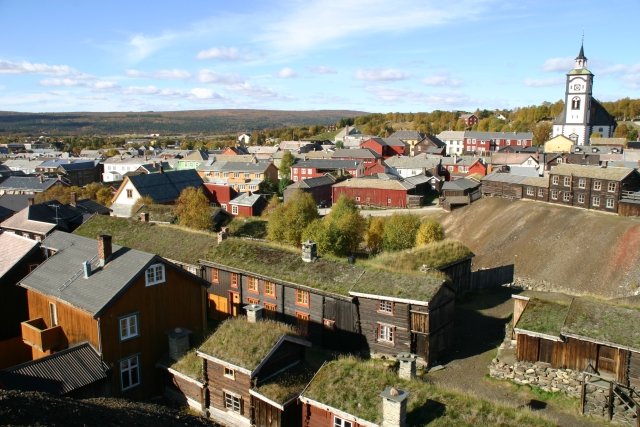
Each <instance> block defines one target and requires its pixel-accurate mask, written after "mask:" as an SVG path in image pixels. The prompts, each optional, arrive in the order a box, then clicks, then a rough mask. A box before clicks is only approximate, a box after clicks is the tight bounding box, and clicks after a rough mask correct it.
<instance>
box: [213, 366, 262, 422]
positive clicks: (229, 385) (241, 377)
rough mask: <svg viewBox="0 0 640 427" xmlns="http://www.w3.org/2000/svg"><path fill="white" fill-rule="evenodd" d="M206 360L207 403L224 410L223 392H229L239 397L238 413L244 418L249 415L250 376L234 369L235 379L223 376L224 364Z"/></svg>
mask: <svg viewBox="0 0 640 427" xmlns="http://www.w3.org/2000/svg"><path fill="white" fill-rule="evenodd" d="M205 360H206V363H205V378H206V379H207V382H206V384H207V390H208V392H209V405H210V406H212V407H214V408H217V409H220V410H222V411H226V410H227V409H226V408H225V406H224V392H225V391H226V392H230V393H231V394H235V395H237V396H239V397H240V415H242V416H243V417H245V418H250V417H251V396H250V395H249V389H250V388H251V378H250V377H249V375H246V374H243V373H241V372H238V371H235V379H231V378H227V377H225V376H224V366H223V365H220V364H218V363H215V362H212V361H210V360H207V359H205Z"/></svg>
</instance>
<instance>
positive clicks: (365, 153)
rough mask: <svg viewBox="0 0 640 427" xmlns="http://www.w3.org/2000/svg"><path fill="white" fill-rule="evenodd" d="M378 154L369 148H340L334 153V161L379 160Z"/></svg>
mask: <svg viewBox="0 0 640 427" xmlns="http://www.w3.org/2000/svg"><path fill="white" fill-rule="evenodd" d="M378 157H380V156H379V155H378V153H376V152H374V151H372V150H370V149H368V148H339V149H337V150H336V151H334V152H333V156H332V158H334V159H345V158H346V159H377V158H378Z"/></svg>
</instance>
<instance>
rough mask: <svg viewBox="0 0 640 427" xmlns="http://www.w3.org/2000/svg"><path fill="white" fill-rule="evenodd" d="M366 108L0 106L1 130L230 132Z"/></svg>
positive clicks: (316, 121) (305, 122) (317, 121)
mask: <svg viewBox="0 0 640 427" xmlns="http://www.w3.org/2000/svg"><path fill="white" fill-rule="evenodd" d="M366 114H368V113H366V112H362V111H349V110H317V111H279V110H193V111H165V112H140V113H135V112H121V113H16V112H7V111H0V135H9V134H23V135H41V134H49V135H94V134H98V135H107V134H110V135H123V134H149V133H159V134H164V135H166V134H170V135H176V134H194V133H202V134H228V133H235V132H251V131H252V130H262V129H274V128H287V127H299V126H309V125H321V126H322V125H330V124H335V123H336V122H338V121H340V120H341V119H344V118H353V117H357V116H363V115H366Z"/></svg>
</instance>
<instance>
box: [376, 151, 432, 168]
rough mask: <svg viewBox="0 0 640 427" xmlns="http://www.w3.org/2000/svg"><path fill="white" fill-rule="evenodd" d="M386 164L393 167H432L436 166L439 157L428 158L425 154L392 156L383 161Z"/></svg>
mask: <svg viewBox="0 0 640 427" xmlns="http://www.w3.org/2000/svg"><path fill="white" fill-rule="evenodd" d="M384 162H385V163H386V164H387V166H389V167H391V168H394V169H433V168H435V167H437V166H438V165H439V164H440V162H441V159H439V158H429V157H427V155H426V154H418V155H417V156H413V157H410V156H393V157H389V158H388V159H386V160H385V161H384Z"/></svg>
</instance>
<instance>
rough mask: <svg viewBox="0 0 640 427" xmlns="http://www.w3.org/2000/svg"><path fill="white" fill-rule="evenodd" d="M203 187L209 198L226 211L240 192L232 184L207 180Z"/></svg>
mask: <svg viewBox="0 0 640 427" xmlns="http://www.w3.org/2000/svg"><path fill="white" fill-rule="evenodd" d="M202 188H203V190H204V194H205V195H206V196H207V197H208V198H209V200H211V202H212V203H215V204H217V205H218V206H220V207H221V208H222V209H224V210H225V211H226V210H227V209H228V207H229V202H230V201H231V200H232V199H234V198H235V197H237V196H238V192H237V191H236V190H235V189H234V188H233V187H232V186H230V185H225V184H214V183H210V182H206V183H204V185H203V186H202Z"/></svg>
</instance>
